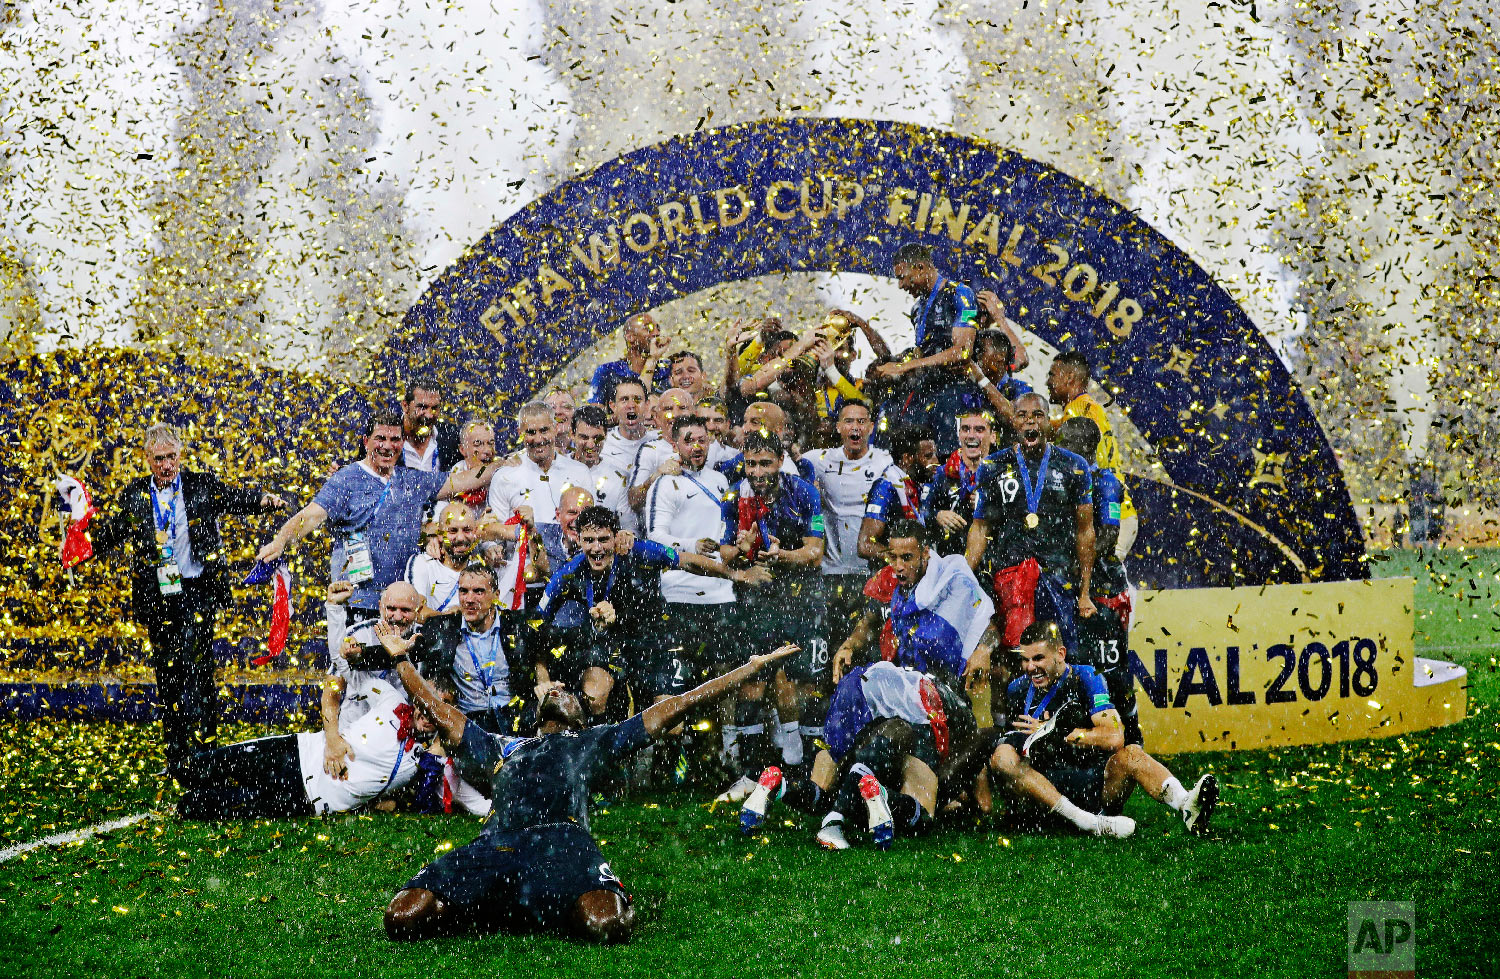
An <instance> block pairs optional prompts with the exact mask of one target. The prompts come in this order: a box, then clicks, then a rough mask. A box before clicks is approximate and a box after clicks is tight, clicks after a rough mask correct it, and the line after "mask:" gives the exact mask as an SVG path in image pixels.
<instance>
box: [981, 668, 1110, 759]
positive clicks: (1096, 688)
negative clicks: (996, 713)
mask: <svg viewBox="0 0 1500 979" xmlns="http://www.w3.org/2000/svg"><path fill="white" fill-rule="evenodd" d="M1115 709H1116V708H1115V705H1114V702H1113V701H1112V700H1110V697H1109V687H1108V686H1107V685H1106V684H1105V682H1104V678H1103V677H1102V676H1100V675H1099V674H1098V673H1096V672H1094V668H1093V667H1092V666H1074V665H1072V664H1069V665H1067V666H1066V667H1064V670H1063V675H1062V676H1060V677H1058V678H1057V680H1055V681H1054V682H1053V683H1052V685H1051V686H1050V687H1048V688H1047V690H1046V691H1039V690H1037V689H1036V688H1035V687H1034V686H1033V685H1032V682H1031V678H1030V677H1029V676H1025V675H1022V676H1018V677H1016V678H1015V679H1014V680H1012V681H1010V685H1009V686H1007V687H1006V688H1005V710H1006V713H1007V714H1009V715H1010V717H1011V718H1013V719H1014V718H1017V717H1021V716H1022V715H1027V716H1030V717H1035V718H1037V719H1038V720H1041V719H1042V716H1043V714H1048V715H1055V716H1057V727H1056V729H1055V731H1054V733H1053V734H1052V735H1050V738H1049V742H1048V749H1049V750H1048V752H1047V756H1048V757H1049V758H1052V759H1055V760H1057V761H1059V762H1060V763H1062V764H1064V765H1068V766H1070V767H1076V768H1090V767H1093V766H1095V765H1102V764H1104V762H1105V761H1106V760H1108V755H1106V754H1105V753H1104V752H1102V751H1100V750H1099V749H1097V748H1089V747H1087V746H1083V745H1071V744H1068V743H1067V742H1066V741H1065V740H1064V739H1065V738H1066V737H1067V736H1068V734H1069V732H1072V731H1076V730H1077V729H1079V728H1091V727H1093V726H1094V715H1095V714H1098V713H1100V712H1102V711H1106V710H1115Z"/></svg>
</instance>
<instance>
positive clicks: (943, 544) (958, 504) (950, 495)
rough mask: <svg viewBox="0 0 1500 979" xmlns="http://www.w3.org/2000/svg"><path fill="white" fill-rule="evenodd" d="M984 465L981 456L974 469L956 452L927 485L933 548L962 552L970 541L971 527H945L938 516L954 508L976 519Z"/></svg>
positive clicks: (926, 516)
mask: <svg viewBox="0 0 1500 979" xmlns="http://www.w3.org/2000/svg"><path fill="white" fill-rule="evenodd" d="M983 465H984V460H983V459H981V460H979V463H978V464H977V465H975V466H973V467H972V468H971V467H970V466H969V464H968V463H967V462H965V461H964V460H963V457H962V455H961V454H960V453H958V452H954V453H953V454H952V455H951V456H949V457H948V461H947V462H946V463H945V464H944V465H942V466H941V467H939V468H938V471H937V472H936V473H934V474H933V476H932V482H930V483H928V484H927V488H926V492H925V493H924V499H923V501H922V523H924V524H926V525H927V526H928V527H930V528H932V531H931V532H932V533H933V534H934V536H935V538H936V542H935V543H934V545H933V547H934V548H935V549H936V550H937V552H938V553H939V554H942V555H948V554H962V553H963V552H964V547H965V545H967V544H968V541H969V532H968V530H967V529H965V530H954V531H948V530H943V529H942V528H941V527H939V526H938V524H937V520H936V519H935V518H936V517H937V515H938V514H939V513H941V512H943V511H944V510H951V511H952V512H954V513H956V514H958V515H959V516H960V517H963V518H964V519H965V520H967V521H970V522H972V521H973V520H974V506H975V504H976V503H978V502H979V469H980V467H981V466H983Z"/></svg>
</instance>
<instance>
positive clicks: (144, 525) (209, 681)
mask: <svg viewBox="0 0 1500 979" xmlns="http://www.w3.org/2000/svg"><path fill="white" fill-rule="evenodd" d="M143 450H144V452H145V456H146V464H147V466H148V467H150V470H151V475H149V476H142V477H140V478H139V479H134V480H131V481H130V483H129V485H127V486H126V487H125V489H124V490H123V491H121V493H120V496H119V499H118V500H117V501H116V503H115V506H114V508H113V510H112V512H110V513H108V514H107V515H106V517H105V519H103V520H100V521H96V522H95V523H94V529H93V532H92V534H91V538H92V540H93V542H94V547H95V549H96V550H98V551H100V552H101V553H102V552H104V551H110V550H115V549H117V548H119V547H120V545H122V544H125V543H127V542H128V543H129V544H130V545H131V552H132V553H131V559H130V590H131V605H132V607H133V609H134V613H135V618H136V621H137V622H139V623H140V624H142V625H144V626H145V627H146V634H147V636H149V637H150V640H151V668H152V669H153V670H155V671H156V696H157V702H158V704H160V707H161V720H162V734H163V736H164V738H165V740H166V743H167V772H168V774H170V775H172V776H174V777H177V776H179V775H181V774H182V773H183V772H184V771H185V766H186V764H187V761H188V759H190V758H191V757H192V756H193V755H194V754H195V753H197V752H198V751H201V750H203V749H204V748H205V747H206V746H209V744H210V743H211V742H212V741H213V739H214V736H215V734H216V733H217V731H218V724H219V714H218V705H217V702H216V699H215V693H214V660H213V639H214V621H215V619H216V618H217V617H218V612H219V610H220V609H222V608H225V607H227V606H228V605H229V604H230V602H231V601H232V598H231V595H230V591H229V573H228V568H227V567H226V565H225V561H224V542H223V539H222V537H221V536H220V533H219V518H220V517H221V516H223V515H224V514H226V513H236V514H249V513H260V512H263V511H266V510H273V509H281V508H283V507H285V506H286V503H285V502H284V501H283V500H282V499H281V498H280V497H278V496H275V495H274V494H271V493H263V492H261V491H260V490H255V489H238V488H235V487H232V486H229V485H226V484H225V483H224V482H223V481H222V480H220V479H219V478H218V477H216V476H213V475H211V474H209V473H202V472H191V471H188V472H184V471H183V470H182V469H181V455H182V437H181V436H180V435H179V434H178V433H177V430H176V429H175V428H173V427H172V426H171V425H165V424H161V425H153V426H151V427H150V428H149V429H147V430H146V438H145V442H144V443H143Z"/></svg>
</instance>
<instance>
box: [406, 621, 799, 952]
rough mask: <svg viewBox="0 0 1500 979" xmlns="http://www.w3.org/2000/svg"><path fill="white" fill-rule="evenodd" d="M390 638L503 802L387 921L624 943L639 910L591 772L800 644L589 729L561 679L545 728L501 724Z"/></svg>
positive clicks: (458, 746) (410, 679)
mask: <svg viewBox="0 0 1500 979" xmlns="http://www.w3.org/2000/svg"><path fill="white" fill-rule="evenodd" d="M381 639H382V642H383V643H384V644H385V647H386V649H387V650H388V651H389V652H390V654H391V659H392V660H393V661H394V663H395V665H396V669H397V670H398V671H399V672H400V675H401V680H402V682H403V683H404V684H406V689H407V690H408V691H409V692H410V694H411V696H412V700H413V702H414V703H415V704H416V705H417V708H418V709H419V710H420V711H422V712H423V713H425V714H427V715H428V716H429V717H430V718H431V719H432V720H433V722H434V723H435V724H436V725H437V729H438V736H439V737H440V738H441V739H442V742H443V746H444V747H445V748H447V749H448V751H449V753H450V754H451V755H452V756H453V757H454V759H455V760H456V761H457V762H458V765H459V770H460V771H461V772H463V773H464V775H465V777H466V778H469V779H472V780H473V781H475V782H476V783H478V784H480V785H488V787H489V789H490V797H491V798H492V799H494V808H493V809H492V810H491V811H490V815H489V818H488V819H486V820H485V823H484V829H483V831H482V833H481V834H480V836H479V838H478V839H476V840H474V841H473V842H472V843H469V844H467V845H465V846H462V847H459V848H458V849H456V850H453V851H451V852H449V853H446V854H444V855H443V856H441V857H439V858H438V859H437V860H435V861H433V862H432V863H430V864H428V865H427V866H426V867H424V868H423V869H422V870H421V871H420V872H419V873H418V874H417V875H416V876H415V877H413V878H412V879H411V880H410V881H409V882H407V884H406V886H404V887H403V888H401V890H400V891H398V892H397V893H396V896H395V897H394V898H392V900H391V903H390V906H389V907H387V908H386V912H385V931H386V934H387V935H388V936H389V937H391V938H392V939H398V940H416V939H425V938H434V937H437V936H440V935H451V934H457V933H460V932H466V931H475V930H478V931H493V930H496V929H499V928H521V929H532V930H544V931H550V932H557V933H564V934H570V935H574V936H576V937H579V938H583V939H586V940H590V941H596V942H621V941H626V940H628V939H629V938H630V934H631V932H632V930H633V929H634V928H635V911H634V910H633V909H632V908H631V905H630V898H629V896H628V895H627V894H626V892H625V888H624V887H623V886H622V885H621V884H620V879H619V878H618V877H616V876H615V875H614V873H613V872H612V871H611V870H610V868H609V864H608V862H606V861H605V859H604V855H603V854H602V853H600V852H599V847H598V846H597V845H596V844H595V843H594V840H593V837H591V836H590V835H589V829H588V826H589V822H588V800H589V794H590V788H589V786H590V782H591V781H592V780H593V779H594V778H595V776H597V775H599V774H601V773H603V772H606V771H608V770H611V769H613V768H614V767H615V766H616V765H618V763H619V761H620V760H621V759H622V758H624V757H625V756H626V755H628V754H630V753H631V752H633V751H636V750H637V749H639V748H643V747H645V746H646V745H647V744H648V743H649V742H650V741H651V740H652V739H654V738H657V737H660V736H661V735H662V734H663V733H664V732H666V731H668V730H669V729H670V728H671V727H672V726H673V725H675V724H676V723H677V722H678V721H679V720H680V719H681V718H682V717H683V716H684V715H685V714H687V713H688V712H689V711H691V710H693V709H695V708H699V707H702V706H704V705H705V704H708V703H711V702H712V701H714V700H716V699H718V698H719V697H723V696H725V695H726V694H728V693H729V692H730V691H731V690H733V689H734V688H735V687H736V686H738V685H739V684H741V683H743V682H745V681H746V680H748V679H750V678H751V677H752V676H754V675H755V674H757V673H759V672H760V671H761V670H763V669H765V668H766V667H769V666H771V665H772V664H774V663H777V662H779V661H781V660H784V659H785V658H787V657H788V656H791V655H793V654H794V653H796V652H797V651H798V649H797V647H796V646H793V645H787V646H782V647H781V648H780V649H778V650H776V651H775V652H773V653H770V654H768V655H764V656H754V657H751V659H750V661H749V662H748V663H746V664H745V665H744V666H741V667H739V668H738V669H735V670H732V671H731V672H729V673H726V674H725V675H723V676H721V677H717V678H716V679H713V680H710V681H708V682H707V683H704V684H701V685H700V686H698V687H695V688H694V689H692V690H689V691H688V692H687V693H684V694H680V695H678V696H676V697H672V698H669V699H667V700H663V701H660V702H658V703H655V704H652V705H651V706H650V707H648V708H646V709H645V711H643V712H642V713H639V714H636V715H635V716H634V717H631V718H630V719H628V720H625V721H622V722H620V723H619V724H610V725H603V726H599V727H593V728H588V729H584V726H583V723H584V716H585V715H584V710H583V706H582V705H581V704H580V703H579V701H578V697H577V696H576V695H574V694H572V693H570V692H568V691H566V690H564V689H562V688H557V687H554V688H553V689H551V690H549V691H548V692H547V694H546V696H545V697H544V698H543V700H542V703H541V706H540V708H539V709H538V718H539V721H540V725H539V727H538V732H539V734H538V736H537V737H534V738H518V737H507V736H504V735H496V734H490V733H488V732H486V731H484V730H482V729H481V728H480V727H479V726H478V725H477V724H470V723H469V722H468V720H467V718H465V717H464V715H463V713H462V712H461V711H459V710H458V709H457V708H455V707H453V706H452V705H450V704H448V703H447V702H446V701H444V700H443V699H442V698H441V697H439V696H438V694H437V691H436V690H435V689H434V688H433V687H432V685H431V684H429V683H427V681H425V680H423V679H422V677H421V675H420V674H418V673H417V671H416V669H415V668H414V667H413V666H412V665H411V663H410V661H409V660H408V659H407V658H406V655H405V653H406V651H407V650H408V649H409V648H410V646H411V640H408V639H404V638H402V637H401V636H400V635H399V634H397V633H396V632H395V631H394V630H385V631H384V632H383V634H382V637H381Z"/></svg>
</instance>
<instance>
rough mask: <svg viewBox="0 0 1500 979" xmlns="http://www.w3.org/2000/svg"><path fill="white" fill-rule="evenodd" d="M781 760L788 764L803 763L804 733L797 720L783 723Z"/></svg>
mask: <svg viewBox="0 0 1500 979" xmlns="http://www.w3.org/2000/svg"><path fill="white" fill-rule="evenodd" d="M779 740H780V741H781V760H782V761H784V762H786V763H787V764H788V765H800V764H802V733H801V731H800V730H798V724H797V722H796V721H788V722H787V723H785V724H783V725H781V731H780V738H779Z"/></svg>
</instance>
